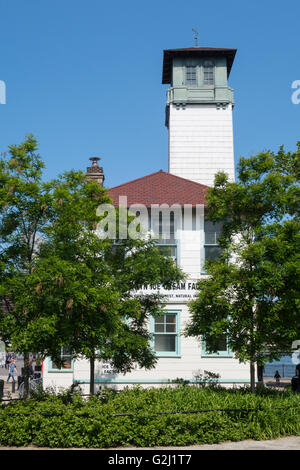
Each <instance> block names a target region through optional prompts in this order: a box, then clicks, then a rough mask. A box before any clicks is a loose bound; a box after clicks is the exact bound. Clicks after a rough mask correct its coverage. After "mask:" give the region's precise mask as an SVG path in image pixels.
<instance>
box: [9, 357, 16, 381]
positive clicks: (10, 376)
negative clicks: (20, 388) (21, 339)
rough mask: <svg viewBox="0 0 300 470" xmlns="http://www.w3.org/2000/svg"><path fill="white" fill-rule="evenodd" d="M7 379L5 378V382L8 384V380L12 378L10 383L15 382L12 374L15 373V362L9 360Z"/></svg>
mask: <svg viewBox="0 0 300 470" xmlns="http://www.w3.org/2000/svg"><path fill="white" fill-rule="evenodd" d="M8 371H9V373H8V377H7V382H9V379H10V378H12V381H13V382H15V376H14V373H15V372H17V366H16V364H15V361H14V360H13V359H11V360H10V364H9V366H8Z"/></svg>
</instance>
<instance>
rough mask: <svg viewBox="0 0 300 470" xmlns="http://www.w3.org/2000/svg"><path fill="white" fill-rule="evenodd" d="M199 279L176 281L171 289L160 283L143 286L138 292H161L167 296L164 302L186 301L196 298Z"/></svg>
mask: <svg viewBox="0 0 300 470" xmlns="http://www.w3.org/2000/svg"><path fill="white" fill-rule="evenodd" d="M197 285H198V279H187V280H186V281H182V282H178V283H174V284H173V286H172V288H171V289H164V288H163V287H162V286H161V285H160V284H157V285H155V286H151V287H147V288H143V289H141V290H139V291H138V292H137V294H161V295H164V296H165V298H164V299H163V300H162V302H163V303H186V302H190V301H191V300H195V299H196V297H197V294H198V292H199V291H198V289H197Z"/></svg>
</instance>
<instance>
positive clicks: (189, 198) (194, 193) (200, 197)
mask: <svg viewBox="0 0 300 470" xmlns="http://www.w3.org/2000/svg"><path fill="white" fill-rule="evenodd" d="M207 189H208V186H205V185H204V184H200V183H196V182H195V181H191V180H188V179H185V178H181V177H180V176H175V175H172V174H171V173H167V172H165V171H163V170H160V171H157V172H156V173H151V174H150V175H146V176H143V177H141V178H138V179H135V180H133V181H129V182H128V183H124V184H120V185H119V186H115V187H114V188H111V189H109V190H108V193H109V196H110V197H111V198H112V200H113V202H114V205H115V206H117V205H118V203H119V197H120V196H126V197H127V207H129V206H131V205H133V204H142V205H144V206H146V207H150V206H151V204H168V205H170V206H171V205H173V204H180V205H184V204H191V205H193V206H196V205H197V204H204V205H205V195H206V191H207Z"/></svg>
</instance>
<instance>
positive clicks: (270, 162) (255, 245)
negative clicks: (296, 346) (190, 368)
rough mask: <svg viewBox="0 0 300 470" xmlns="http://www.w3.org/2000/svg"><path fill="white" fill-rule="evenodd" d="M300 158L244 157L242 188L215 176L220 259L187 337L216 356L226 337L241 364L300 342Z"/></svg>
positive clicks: (194, 307) (211, 268) (212, 212)
mask: <svg viewBox="0 0 300 470" xmlns="http://www.w3.org/2000/svg"><path fill="white" fill-rule="evenodd" d="M299 157H300V143H299V144H298V145H297V149H296V151H295V152H285V151H284V149H283V147H281V148H280V149H279V151H278V152H277V153H274V152H271V151H266V152H262V153H259V154H258V155H255V156H252V157H250V158H241V159H240V162H239V165H238V180H237V182H229V181H228V178H227V176H226V175H225V174H224V173H219V174H217V175H216V178H215V184H214V187H213V188H211V189H210V190H209V191H208V197H207V201H208V212H207V216H208V218H209V219H211V220H213V221H214V222H216V221H222V222H223V231H222V235H221V237H220V239H219V244H220V246H221V247H222V248H223V252H222V255H221V257H220V258H219V259H218V260H215V261H211V262H208V263H207V264H206V269H207V273H208V275H209V277H208V278H207V279H204V280H201V281H200V282H199V289H200V293H199V296H198V298H197V299H196V300H195V301H194V302H192V303H191V307H190V311H191V321H190V322H189V324H188V326H187V328H186V331H185V334H186V335H188V336H196V337H198V336H201V337H202V339H204V340H205V342H206V346H207V348H208V349H209V350H210V351H211V352H216V350H217V347H218V340H219V338H220V336H222V335H224V334H225V335H226V336H227V340H228V344H229V347H230V348H231V349H232V350H233V351H234V352H235V355H236V357H237V358H239V359H240V360H241V361H250V363H251V365H252V367H251V383H252V388H253V387H254V369H253V364H254V363H257V364H259V365H263V364H264V363H265V362H266V360H267V359H278V357H279V355H280V352H281V351H288V350H290V348H291V344H292V341H293V340H295V339H298V338H300V322H299V271H300V264H299V189H300V188H299Z"/></svg>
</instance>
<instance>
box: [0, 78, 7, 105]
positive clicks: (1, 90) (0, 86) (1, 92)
mask: <svg viewBox="0 0 300 470" xmlns="http://www.w3.org/2000/svg"><path fill="white" fill-rule="evenodd" d="M0 104H6V85H5V82H4V81H3V80H0Z"/></svg>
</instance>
